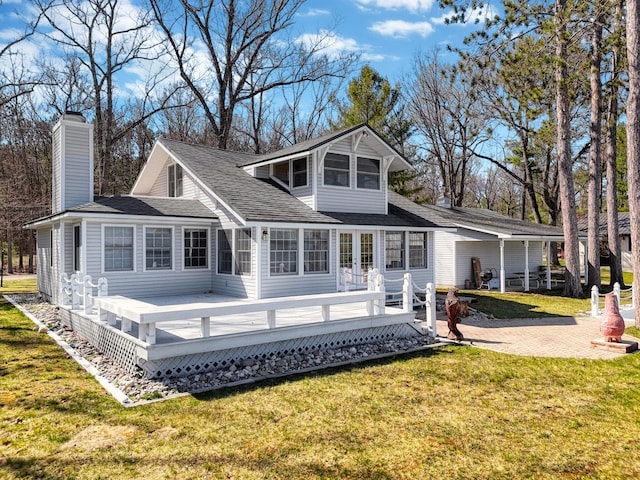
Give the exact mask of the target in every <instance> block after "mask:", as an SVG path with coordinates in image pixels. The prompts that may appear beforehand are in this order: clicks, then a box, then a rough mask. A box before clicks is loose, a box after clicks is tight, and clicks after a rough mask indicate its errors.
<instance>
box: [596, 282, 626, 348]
mask: <svg viewBox="0 0 640 480" xmlns="http://www.w3.org/2000/svg"><path fill="white" fill-rule="evenodd" d="M600 332H601V333H602V335H603V336H604V341H605V342H617V343H619V342H621V341H622V334H623V333H624V319H623V318H622V316H621V315H620V310H619V309H618V299H617V298H616V296H615V295H614V294H613V293H608V294H607V295H605V297H604V312H602V319H601V320H600Z"/></svg>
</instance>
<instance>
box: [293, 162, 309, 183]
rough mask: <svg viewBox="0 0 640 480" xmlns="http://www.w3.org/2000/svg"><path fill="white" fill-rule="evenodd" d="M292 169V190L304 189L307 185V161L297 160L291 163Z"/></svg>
mask: <svg viewBox="0 0 640 480" xmlns="http://www.w3.org/2000/svg"><path fill="white" fill-rule="evenodd" d="M291 165H292V168H291V171H292V177H293V178H292V180H293V181H292V185H293V188H296V187H304V186H306V185H307V159H306V158H299V159H298V160H293V161H292V162H291Z"/></svg>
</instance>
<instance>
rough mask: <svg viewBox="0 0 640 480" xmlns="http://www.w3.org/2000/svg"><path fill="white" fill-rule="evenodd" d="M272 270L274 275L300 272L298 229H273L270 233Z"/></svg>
mask: <svg viewBox="0 0 640 480" xmlns="http://www.w3.org/2000/svg"><path fill="white" fill-rule="evenodd" d="M270 237H271V239H270V242H269V247H270V264H271V266H270V270H271V274H272V275H286V274H293V273H297V272H298V231H297V230H285V229H272V230H271V234H270Z"/></svg>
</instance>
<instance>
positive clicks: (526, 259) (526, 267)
mask: <svg viewBox="0 0 640 480" xmlns="http://www.w3.org/2000/svg"><path fill="white" fill-rule="evenodd" d="M524 291H525V292H528V291H529V240H525V241H524Z"/></svg>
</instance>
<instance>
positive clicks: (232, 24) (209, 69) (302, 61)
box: [149, 0, 355, 148]
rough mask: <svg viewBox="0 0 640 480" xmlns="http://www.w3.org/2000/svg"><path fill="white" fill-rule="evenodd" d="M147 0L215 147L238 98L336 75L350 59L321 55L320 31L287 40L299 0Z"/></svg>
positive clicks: (224, 136)
mask: <svg viewBox="0 0 640 480" xmlns="http://www.w3.org/2000/svg"><path fill="white" fill-rule="evenodd" d="M149 3H150V6H151V10H152V12H153V15H154V17H155V20H156V22H157V24H158V25H159V27H160V29H161V30H162V31H163V32H164V35H165V37H166V40H167V43H168V46H169V49H170V51H171V53H172V55H173V57H174V60H175V61H176V63H177V68H178V70H179V73H180V77H181V78H182V80H183V81H184V82H185V84H186V85H187V86H188V88H189V89H190V90H191V91H192V92H193V94H194V96H195V97H196V98H197V100H198V102H199V104H200V107H201V109H202V112H203V115H204V116H205V118H206V119H207V121H208V123H209V125H210V128H211V129H212V130H213V134H214V136H215V138H216V140H217V141H216V143H217V146H218V147H220V148H227V144H228V142H229V139H230V138H231V135H232V128H233V124H234V120H235V117H234V116H235V115H236V113H237V111H238V107H239V105H241V104H242V103H244V102H248V101H250V100H251V99H254V98H258V97H259V96H260V95H263V94H264V93H266V92H274V91H275V90H276V89H279V88H281V87H284V86H288V85H295V84H300V83H305V82H311V81H318V80H320V79H323V78H326V77H341V76H343V75H344V70H345V65H349V64H350V63H352V62H353V61H354V60H355V57H354V56H353V55H350V54H347V55H342V56H339V57H337V58H330V57H329V56H327V55H325V54H323V49H324V48H326V46H327V42H328V34H325V35H324V36H323V35H319V36H317V37H315V38H314V39H312V40H310V41H308V42H303V41H299V40H296V39H293V38H290V31H291V28H292V25H293V23H294V19H295V16H296V14H297V13H298V11H299V10H300V7H301V6H302V4H303V3H304V0H272V1H266V0H244V1H236V0H223V1H215V0H205V1H189V0H179V1H178V2H173V1H169V2H168V1H167V0H149ZM176 3H177V4H178V5H179V8H175V7H176V5H175V4H176ZM256 105H257V104H256ZM254 106H255V105H254Z"/></svg>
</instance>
